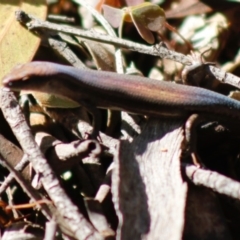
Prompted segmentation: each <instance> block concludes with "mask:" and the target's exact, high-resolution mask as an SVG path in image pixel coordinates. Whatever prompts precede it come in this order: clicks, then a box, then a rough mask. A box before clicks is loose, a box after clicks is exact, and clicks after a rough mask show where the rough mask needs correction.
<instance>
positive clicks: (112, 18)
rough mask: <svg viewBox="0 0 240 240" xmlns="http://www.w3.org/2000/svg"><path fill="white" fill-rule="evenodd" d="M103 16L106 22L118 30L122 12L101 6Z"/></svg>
mask: <svg viewBox="0 0 240 240" xmlns="http://www.w3.org/2000/svg"><path fill="white" fill-rule="evenodd" d="M102 8H103V15H104V17H105V18H106V19H107V20H108V22H109V23H110V24H111V25H112V26H113V27H114V28H118V27H119V26H120V24H121V21H122V18H123V14H124V12H123V10H121V9H118V8H114V7H111V6H108V5H105V4H103V6H102Z"/></svg>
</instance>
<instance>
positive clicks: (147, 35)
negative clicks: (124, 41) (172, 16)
mask: <svg viewBox="0 0 240 240" xmlns="http://www.w3.org/2000/svg"><path fill="white" fill-rule="evenodd" d="M138 2H141V1H138ZM103 9H104V16H105V18H106V19H107V20H108V21H109V23H110V24H111V25H112V26H113V27H115V28H117V27H118V28H119V31H118V32H119V36H120V37H121V35H122V27H123V22H133V24H134V25H135V27H136V29H137V31H138V33H139V34H140V36H141V37H142V38H143V39H144V40H145V41H147V42H148V43H150V44H153V43H154V36H153V34H152V32H151V31H153V32H157V31H159V30H160V29H161V28H162V26H163V25H164V24H165V13H164V10H163V9H162V8H160V7H159V6H158V5H156V4H152V3H149V2H145V3H141V4H138V5H136V6H130V7H125V8H123V9H117V8H113V7H110V6H108V5H104V6H103Z"/></svg>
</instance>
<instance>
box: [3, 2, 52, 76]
mask: <svg viewBox="0 0 240 240" xmlns="http://www.w3.org/2000/svg"><path fill="white" fill-rule="evenodd" d="M19 9H21V10H23V11H25V12H27V13H29V14H32V15H34V16H36V17H39V18H41V19H45V18H46V14H47V5H46V2H45V0H34V1H23V0H22V1H19V0H1V1H0V81H1V79H2V77H3V76H4V75H6V74H7V73H8V72H9V71H10V70H11V69H12V68H13V67H14V66H15V65H16V64H20V63H26V62H28V61H30V60H31V59H32V58H33V56H34V54H35V52H36V50H37V48H38V46H39V43H40V39H39V38H38V37H37V36H35V35H34V34H32V33H31V32H29V31H28V30H27V29H25V28H24V27H23V26H22V25H21V24H20V23H18V22H17V21H16V19H15V11H16V10H19Z"/></svg>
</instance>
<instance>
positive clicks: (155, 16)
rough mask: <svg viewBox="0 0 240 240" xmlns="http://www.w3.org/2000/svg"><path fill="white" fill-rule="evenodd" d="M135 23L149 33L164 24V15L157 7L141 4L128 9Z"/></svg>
mask: <svg viewBox="0 0 240 240" xmlns="http://www.w3.org/2000/svg"><path fill="white" fill-rule="evenodd" d="M130 8H131V12H132V17H133V18H134V20H135V22H138V23H139V24H141V25H143V26H144V27H146V28H148V29H149V30H151V31H158V30H160V29H161V27H162V26H163V24H164V22H165V13H164V10H163V9H162V8H160V7H159V6H158V5H155V4H151V3H142V4H140V5H138V6H133V7H130Z"/></svg>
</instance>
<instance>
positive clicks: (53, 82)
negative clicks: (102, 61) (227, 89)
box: [3, 62, 240, 120]
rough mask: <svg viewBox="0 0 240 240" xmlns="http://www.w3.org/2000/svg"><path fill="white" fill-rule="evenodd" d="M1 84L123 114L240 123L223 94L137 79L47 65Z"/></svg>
mask: <svg viewBox="0 0 240 240" xmlns="http://www.w3.org/2000/svg"><path fill="white" fill-rule="evenodd" d="M3 86H4V87H5V88H7V89H9V88H10V89H12V90H14V91H20V90H29V91H40V92H46V93H50V94H56V95H60V96H65V97H67V98H69V99H72V100H74V101H76V102H78V103H80V104H81V105H83V106H85V107H86V108H88V109H90V110H91V108H93V107H99V108H109V109H117V110H124V111H127V112H131V113H137V114H144V115H148V116H173V117H177V116H188V115H190V114H191V113H207V114H209V115H212V116H214V117H215V116H216V119H217V116H219V117H229V118H235V119H239V120H240V103H239V102H238V101H236V100H233V99H230V98H228V97H226V96H224V95H221V94H218V93H215V92H212V91H209V90H206V89H202V88H198V87H191V86H184V85H179V84H174V83H170V82H165V81H157V80H152V79H149V78H145V77H140V76H131V75H121V74H116V73H112V72H104V71H95V70H86V69H77V68H74V67H70V66H64V65H59V64H55V63H50V62H31V63H27V64H24V65H21V66H18V67H16V68H14V69H13V70H12V71H11V72H10V73H9V74H8V75H7V76H5V77H4V78H3Z"/></svg>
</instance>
